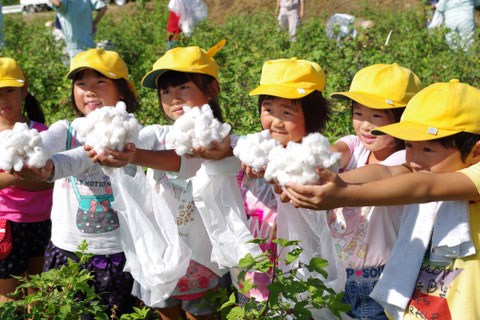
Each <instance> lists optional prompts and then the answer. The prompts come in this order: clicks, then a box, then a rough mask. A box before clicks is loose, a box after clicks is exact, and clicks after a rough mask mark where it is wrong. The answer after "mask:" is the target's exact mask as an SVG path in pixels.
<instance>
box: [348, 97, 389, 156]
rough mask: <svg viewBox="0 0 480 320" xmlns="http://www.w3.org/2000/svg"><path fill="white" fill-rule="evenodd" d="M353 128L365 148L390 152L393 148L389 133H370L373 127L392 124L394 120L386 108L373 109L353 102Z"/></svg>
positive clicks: (372, 150)
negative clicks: (376, 134) (378, 134)
mask: <svg viewBox="0 0 480 320" xmlns="http://www.w3.org/2000/svg"><path fill="white" fill-rule="evenodd" d="M352 122H353V128H354V129H355V133H356V134H357V136H358V137H359V138H360V141H362V143H363V145H364V146H365V148H366V149H367V150H369V151H371V152H381V151H385V152H391V151H393V150H394V149H395V141H394V138H393V137H391V136H389V135H386V134H385V135H380V136H375V135H373V134H371V133H370V131H372V130H373V129H375V128H377V127H381V126H386V125H389V124H392V123H393V122H394V120H393V119H392V116H391V114H390V112H388V111H387V110H380V109H373V108H368V107H365V106H364V105H362V104H360V103H358V102H354V104H353V116H352Z"/></svg>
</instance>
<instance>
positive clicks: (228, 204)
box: [192, 157, 262, 268]
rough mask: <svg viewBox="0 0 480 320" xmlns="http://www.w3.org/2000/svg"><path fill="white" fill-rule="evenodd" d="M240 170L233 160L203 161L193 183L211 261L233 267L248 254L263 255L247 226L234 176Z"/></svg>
mask: <svg viewBox="0 0 480 320" xmlns="http://www.w3.org/2000/svg"><path fill="white" fill-rule="evenodd" d="M240 169H241V163H240V160H238V159H237V158H235V157H229V158H225V159H223V160H220V161H205V162H204V163H203V164H202V166H201V168H200V170H198V172H197V174H196V175H195V178H194V179H193V181H192V186H193V199H194V201H195V205H196V206H197V209H198V212H199V213H200V215H201V217H202V220H203V223H204V225H205V228H206V229H207V233H208V236H209V238H210V240H211V242H212V246H213V251H212V261H214V262H216V263H218V266H219V267H220V268H222V267H236V266H238V262H239V260H240V259H241V258H243V257H244V256H245V255H246V254H247V253H251V254H252V256H257V255H260V254H261V253H262V251H261V249H260V247H259V246H258V245H257V244H252V243H249V244H247V243H246V242H247V241H248V240H252V239H253V236H252V234H251V232H250V230H249V229H248V227H247V224H246V223H247V221H246V217H247V215H246V213H245V206H244V203H243V200H242V195H241V193H240V188H239V186H238V182H237V177H236V175H237V174H238V172H239V171H240Z"/></svg>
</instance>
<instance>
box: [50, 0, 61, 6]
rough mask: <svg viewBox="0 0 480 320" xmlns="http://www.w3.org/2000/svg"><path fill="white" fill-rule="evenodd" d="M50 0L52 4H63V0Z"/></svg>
mask: <svg viewBox="0 0 480 320" xmlns="http://www.w3.org/2000/svg"><path fill="white" fill-rule="evenodd" d="M48 1H50V2H51V3H52V4H54V5H55V6H57V7H60V6H61V5H62V1H60V0H48Z"/></svg>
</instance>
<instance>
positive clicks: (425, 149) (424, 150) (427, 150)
mask: <svg viewBox="0 0 480 320" xmlns="http://www.w3.org/2000/svg"><path fill="white" fill-rule="evenodd" d="M432 151H433V150H432V149H430V148H427V147H425V148H423V152H432Z"/></svg>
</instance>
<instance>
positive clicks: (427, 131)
mask: <svg viewBox="0 0 480 320" xmlns="http://www.w3.org/2000/svg"><path fill="white" fill-rule="evenodd" d="M459 132H461V131H457V130H445V129H439V128H432V127H429V126H426V125H422V124H417V123H413V122H410V121H401V122H397V123H394V124H390V125H388V126H383V127H378V128H376V129H374V130H372V131H371V133H372V134H375V135H382V134H388V135H390V136H392V137H395V138H398V139H401V140H406V141H429V140H435V139H440V138H444V137H448V136H451V135H454V134H456V133H459Z"/></svg>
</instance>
